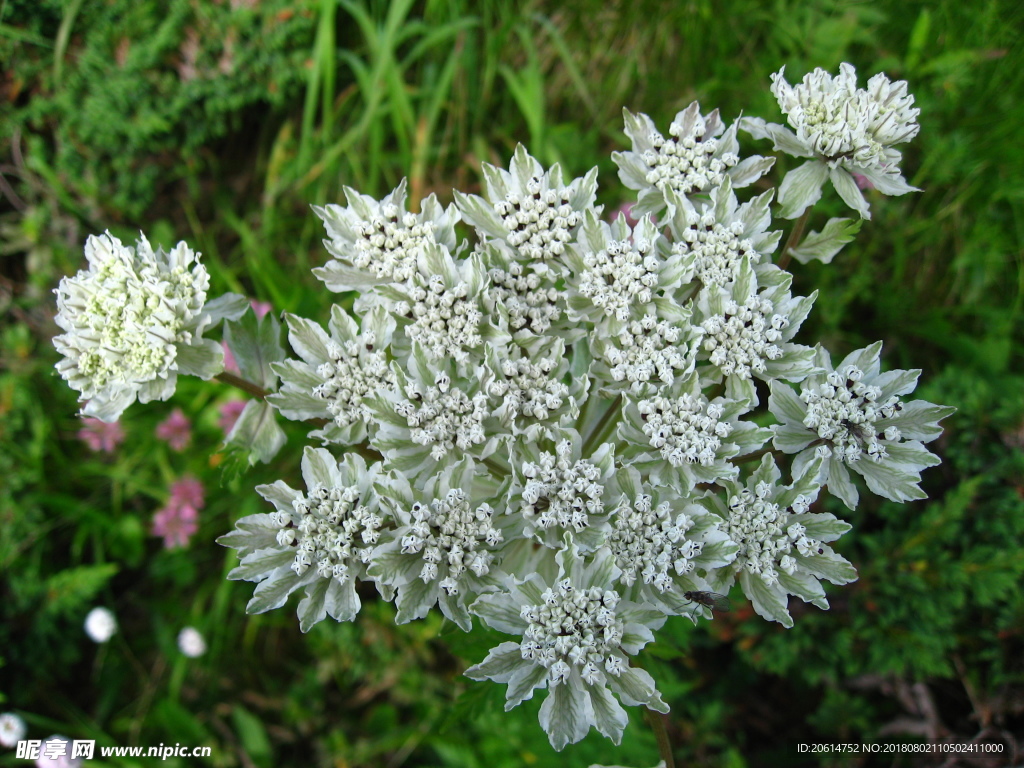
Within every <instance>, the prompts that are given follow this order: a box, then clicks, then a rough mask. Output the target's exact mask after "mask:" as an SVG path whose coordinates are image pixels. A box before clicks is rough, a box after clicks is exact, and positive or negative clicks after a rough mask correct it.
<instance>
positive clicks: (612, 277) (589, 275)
mask: <svg viewBox="0 0 1024 768" xmlns="http://www.w3.org/2000/svg"><path fill="white" fill-rule="evenodd" d="M653 251H654V243H652V242H650V241H648V240H645V239H637V240H636V241H635V242H632V243H631V242H630V241H629V240H621V241H620V240H613V241H611V242H610V243H608V246H607V248H606V249H604V250H601V251H597V252H596V253H593V252H588V253H584V254H583V263H584V264H585V266H586V269H585V270H584V272H583V274H582V275H581V279H580V288H579V291H580V293H581V294H582V295H583V296H586V297H587V298H588V299H590V301H591V302H592V303H593V304H594V306H595V307H600V308H601V309H602V310H604V312H605V314H607V315H609V316H612V317H615V318H617V319H618V320H620V321H623V322H625V321H626V320H628V319H629V315H630V308H631V307H632V305H633V304H641V305H642V304H647V303H649V302H650V301H651V299H653V298H654V290H655V289H656V288H657V287H658V272H659V263H658V259H657V258H656V257H655V256H654V255H653Z"/></svg>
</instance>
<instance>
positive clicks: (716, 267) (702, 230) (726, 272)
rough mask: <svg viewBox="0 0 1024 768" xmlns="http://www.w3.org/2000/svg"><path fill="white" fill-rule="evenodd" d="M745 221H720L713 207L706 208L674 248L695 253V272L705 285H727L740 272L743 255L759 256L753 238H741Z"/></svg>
mask: <svg viewBox="0 0 1024 768" xmlns="http://www.w3.org/2000/svg"><path fill="white" fill-rule="evenodd" d="M742 233H743V224H742V222H739V221H734V222H733V223H732V224H721V223H719V222H718V221H716V220H715V215H714V213H713V212H712V211H705V212H704V213H703V214H702V215H701V218H700V221H699V222H698V223H696V224H693V225H692V226H690V227H688V228H687V229H684V230H683V232H682V233H681V236H680V242H677V243H676V244H675V245H674V246H673V247H672V250H673V251H674V252H675V253H680V254H687V253H692V254H693V269H694V276H695V277H696V278H697V279H698V280H700V282H701V283H703V284H704V285H728V284H729V283H731V282H732V281H734V280H735V279H736V276H737V275H738V274H739V270H740V264H742V263H743V258H744V257H745V256H749V257H750V260H751V262H756V261H757V260H758V259H760V255H759V254H758V253H757V251H755V250H754V247H753V245H751V242H750V240H741V239H740V235H741V234H742Z"/></svg>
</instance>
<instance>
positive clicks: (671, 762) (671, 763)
mask: <svg viewBox="0 0 1024 768" xmlns="http://www.w3.org/2000/svg"><path fill="white" fill-rule="evenodd" d="M645 714H646V715H647V722H649V723H650V724H651V728H652V729H653V730H654V736H655V738H656V739H657V740H658V752H659V753H660V754H661V759H662V760H664V761H665V768H676V761H675V758H674V757H673V756H672V742H671V741H669V738H668V730H666V728H665V716H664V715H663V714H661V713H660V712H655V711H654V710H653V709H648V710H647V711H646V713H645Z"/></svg>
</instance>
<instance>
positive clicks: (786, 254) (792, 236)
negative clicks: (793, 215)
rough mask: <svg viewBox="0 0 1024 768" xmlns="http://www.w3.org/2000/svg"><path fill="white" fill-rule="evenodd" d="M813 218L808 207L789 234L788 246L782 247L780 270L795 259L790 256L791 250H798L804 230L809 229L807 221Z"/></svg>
mask: <svg viewBox="0 0 1024 768" xmlns="http://www.w3.org/2000/svg"><path fill="white" fill-rule="evenodd" d="M810 218H811V208H810V206H808V208H807V210H806V211H804V213H803V216H801V217H800V218H799V219H797V220H796V224H794V225H793V230H792V231H791V232H790V233H789V238H787V240H786V244H785V245H784V246H782V255H781V256H780V257H779V265H778V266H779V269H785V268H786V267H787V266H788V265H789V262H790V259H792V258H793V257H792V256H791V255H790V250H791V249H793V248H796V246H797V244H798V243H799V242H800V238H802V237H803V236H804V230H805V229H807V221H808V220H809V219H810Z"/></svg>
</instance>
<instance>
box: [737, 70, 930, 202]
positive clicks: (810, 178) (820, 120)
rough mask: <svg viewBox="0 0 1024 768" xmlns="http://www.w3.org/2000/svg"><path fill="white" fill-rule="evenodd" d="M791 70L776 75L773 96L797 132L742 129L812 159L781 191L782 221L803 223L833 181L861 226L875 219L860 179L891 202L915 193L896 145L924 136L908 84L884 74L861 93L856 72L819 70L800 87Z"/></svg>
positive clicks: (753, 125) (747, 125) (765, 126)
mask: <svg viewBox="0 0 1024 768" xmlns="http://www.w3.org/2000/svg"><path fill="white" fill-rule="evenodd" d="M784 72H785V67H783V68H782V69H780V70H779V71H778V72H777V73H775V74H774V75H772V89H771V90H772V93H773V94H774V95H775V98H776V99H777V100H778V102H779V107H780V108H781V109H782V111H783V113H784V114H785V115H786V118H787V119H788V121H789V125H790V127H791V128H792V129H793V130H795V131H796V132H795V133H794V132H793V130H790V129H789V128H787V127H785V126H783V125H779V124H777V123H766V122H765V121H764V120H762V119H760V118H745V119H744V120H743V128H744V129H745V130H747V131H749V132H750V133H751V134H752V135H753V136H755V137H756V138H770V139H772V141H774V142H775V148H776V149H779V150H782V151H784V152H785V153H786V154H789V155H793V156H794V157H808V158H811V159H810V160H808V161H807V162H806V163H804V164H803V165H802V166H800V167H799V168H796V169H794V170H793V171H791V172H790V173H789V174H788V175H787V176H786V178H785V179H784V180H783V182H782V185H781V186H780V187H779V202H780V203H781V204H782V211H781V215H782V216H784V217H785V218H796V217H797V216H800V215H801V214H802V213H803V212H804V210H805V209H806V208H807V206H809V205H811V204H813V203H814V202H815V201H817V199H818V197H819V196H820V195H821V186H822V184H824V182H825V180H826V179H829V180H830V181H831V182H832V184H833V186H834V187H835V189H836V191H837V192H838V193H839V195H840V197H842V199H843V201H844V202H845V203H846V204H847V205H849V206H850V207H851V208H853V209H854V210H856V211H857V212H858V213H859V214H860V216H861V218H864V219H867V218H870V217H871V214H870V213H869V211H868V204H867V202H866V201H865V200H864V196H863V195H862V194H861V192H860V189H859V187H858V184H857V182H856V180H855V179H854V177H853V174H858V175H859V176H861V177H863V178H864V179H866V180H867V181H868V182H869V183H870V185H871V186H872V187H874V188H875V189H877V190H878V191H879V192H881V193H883V194H886V195H903V194H906V193H907V192H912V191H915V189H916V188H915V187H912V186H910V185H909V184H907V182H906V181H905V180H904V178H903V176H902V175H901V173H900V167H899V165H900V161H901V159H902V156H901V155H900V152H899V151H898V150H897V149H895V148H894V145H896V144H902V143H903V142H906V141H910V140H911V139H912V138H914V137H915V136H916V135H917V133H918V130H919V126H918V124H917V115H918V114H919V113H920V110H919V109H916V108H914V106H913V104H914V97H913V96H911V95H910V94H909V93H907V84H906V82H905V81H903V80H900V81H897V82H895V83H894V82H892V81H890V80H889V78H888V77H886V76H885V75H884V74H877V75H875V76H874V77H872V78H871V79H870V80H868V87H867V90H863V89H860V88H857V71H856V70H855V69H854V68H853V65H851V64H841V65H840V67H839V76H838V77H833V76H832V75H831V74H829V73H828V72H826V71H825V70H823V69H815V70H814V71H813V72H810V73H808V74H807V75H805V76H804V79H803V82H801V83H800V84H798V85H796V86H792V85H790V84H789V83H788V82H786V79H785V77H784V76H783V74H784Z"/></svg>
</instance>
